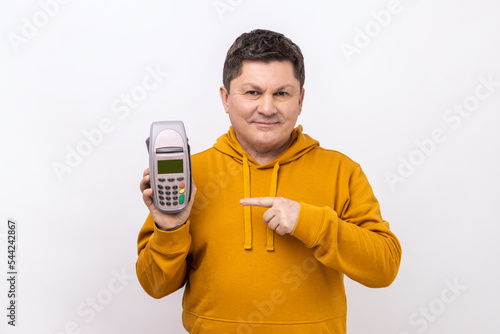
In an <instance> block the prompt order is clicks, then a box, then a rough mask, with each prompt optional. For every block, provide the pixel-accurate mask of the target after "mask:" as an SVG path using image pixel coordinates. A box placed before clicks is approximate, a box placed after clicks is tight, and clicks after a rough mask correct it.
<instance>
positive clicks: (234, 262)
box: [136, 126, 401, 334]
mask: <svg viewBox="0 0 500 334" xmlns="http://www.w3.org/2000/svg"><path fill="white" fill-rule="evenodd" d="M192 173H193V182H194V183H195V184H196V186H197V188H198V189H197V193H196V196H195V198H194V201H195V202H194V204H193V209H192V211H191V215H190V218H189V220H188V221H187V223H186V224H185V225H183V226H182V227H181V228H179V229H177V230H175V231H170V232H167V231H161V230H159V229H157V228H156V226H155V224H154V221H153V220H152V218H151V215H149V216H148V217H147V219H146V222H145V223H144V226H143V228H142V229H141V231H140V233H139V237H138V254H139V257H138V260H137V265H136V269H137V276H138V279H139V282H140V283H141V285H142V287H143V288H144V290H145V291H146V292H147V293H148V294H149V295H151V296H153V297H155V298H161V297H164V296H166V295H168V294H170V293H172V292H174V291H176V290H177V289H179V288H181V287H182V286H183V285H185V290H184V296H183V302H182V304H183V314H182V320H183V324H184V327H185V329H186V330H187V331H188V332H189V333H217V334H219V333H220V334H225V333H238V334H239V333H273V334H276V333H278V334H279V333H287V334H294V333H302V334H303V333H346V313H347V310H346V308H347V307H346V296H345V291H344V283H343V278H344V275H347V276H348V277H350V278H351V279H353V280H355V281H357V282H359V283H361V284H363V285H365V286H368V287H386V286H388V285H389V284H391V283H392V281H393V280H394V279H395V277H396V275H397V272H398V269H399V263H400V259H401V246H400V244H399V242H398V240H397V238H396V236H395V235H394V234H393V233H392V232H391V231H390V230H389V224H388V223H387V222H386V221H384V220H383V219H382V217H381V213H380V209H379V204H378V202H377V199H376V198H375V196H374V195H373V191H372V189H371V187H370V185H369V183H368V180H367V178H366V176H365V174H364V173H363V171H362V170H361V168H360V166H359V165H358V164H357V163H355V162H353V161H352V160H351V159H349V158H348V157H347V156H345V155H343V154H341V153H339V152H337V151H333V150H327V149H324V148H322V147H320V146H319V143H318V142H317V141H316V140H314V139H312V138H311V137H309V136H308V135H306V134H304V133H303V132H302V127H301V126H298V127H297V128H295V129H294V131H293V132H292V135H291V139H290V142H289V144H288V146H287V148H286V149H285V150H284V152H283V153H282V154H281V155H279V156H278V157H276V158H275V159H274V160H273V161H271V162H270V163H268V164H265V165H259V164H258V163H257V162H256V161H255V160H254V159H252V157H250V156H249V155H248V154H247V153H246V152H245V150H244V149H243V148H242V147H241V145H240V144H239V142H238V141H237V139H236V135H235V132H234V129H233V128H232V127H231V128H230V129H229V132H228V133H226V134H224V135H222V136H221V137H219V138H218V140H217V142H216V143H215V144H214V146H213V147H212V148H210V149H208V150H206V151H203V152H201V153H198V154H195V155H193V157H192ZM265 196H273V197H274V196H279V197H284V198H288V199H291V200H294V201H296V202H299V203H300V213H299V217H298V220H297V223H296V225H295V228H294V230H293V231H292V233H291V234H289V235H283V236H282V235H279V234H276V233H274V231H272V230H271V229H269V228H268V227H267V226H266V225H265V224H263V214H264V212H265V211H266V210H267V209H266V208H262V207H250V206H242V205H240V204H239V200H240V199H241V198H247V197H265Z"/></svg>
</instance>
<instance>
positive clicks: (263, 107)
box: [259, 94, 277, 116]
mask: <svg viewBox="0 0 500 334" xmlns="http://www.w3.org/2000/svg"><path fill="white" fill-rule="evenodd" d="M275 102H276V101H275V100H274V95H273V94H264V95H262V97H261V99H260V103H259V112H260V113H261V114H263V115H266V116H271V115H272V114H275V113H276V112H277V108H276V104H275Z"/></svg>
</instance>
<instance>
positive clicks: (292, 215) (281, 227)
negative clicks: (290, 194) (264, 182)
mask: <svg viewBox="0 0 500 334" xmlns="http://www.w3.org/2000/svg"><path fill="white" fill-rule="evenodd" d="M240 204H241V205H244V206H260V207H263V208H269V210H266V212H264V216H263V218H264V224H266V225H267V226H268V227H269V228H270V229H271V230H275V231H276V233H278V234H280V235H284V234H290V233H292V231H293V229H294V228H295V224H297V219H298V218H299V211H300V203H298V202H295V201H292V200H290V199H287V198H283V197H252V198H243V199H241V200H240Z"/></svg>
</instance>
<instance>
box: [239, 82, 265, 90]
mask: <svg viewBox="0 0 500 334" xmlns="http://www.w3.org/2000/svg"><path fill="white" fill-rule="evenodd" d="M241 86H242V87H243V88H244V89H248V88H252V89H256V90H262V87H260V86H259V85H258V84H256V83H253V82H245V83H243V84H242V85H241Z"/></svg>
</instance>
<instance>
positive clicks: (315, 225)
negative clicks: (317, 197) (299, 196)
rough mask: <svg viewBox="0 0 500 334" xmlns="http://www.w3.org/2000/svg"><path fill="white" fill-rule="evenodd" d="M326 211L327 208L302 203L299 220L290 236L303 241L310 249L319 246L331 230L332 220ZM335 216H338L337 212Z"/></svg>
mask: <svg viewBox="0 0 500 334" xmlns="http://www.w3.org/2000/svg"><path fill="white" fill-rule="evenodd" d="M326 209H327V208H326V207H324V208H323V207H317V206H314V205H310V204H306V203H300V212H299V218H298V219H297V223H296V224H295V228H294V229H293V231H292V233H291V234H290V235H292V236H294V237H295V238H297V239H299V240H300V241H302V242H303V243H304V244H305V245H306V247H308V248H312V247H314V246H317V245H319V243H320V240H321V238H322V237H323V236H324V235H325V233H326V232H327V230H328V228H329V226H328V225H329V222H330V219H328V217H327V216H328V214H327V211H326ZM330 210H331V209H330ZM331 211H333V210H331ZM333 214H334V215H335V216H336V215H337V214H336V213H335V211H333ZM332 221H337V220H336V219H335V220H332Z"/></svg>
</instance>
